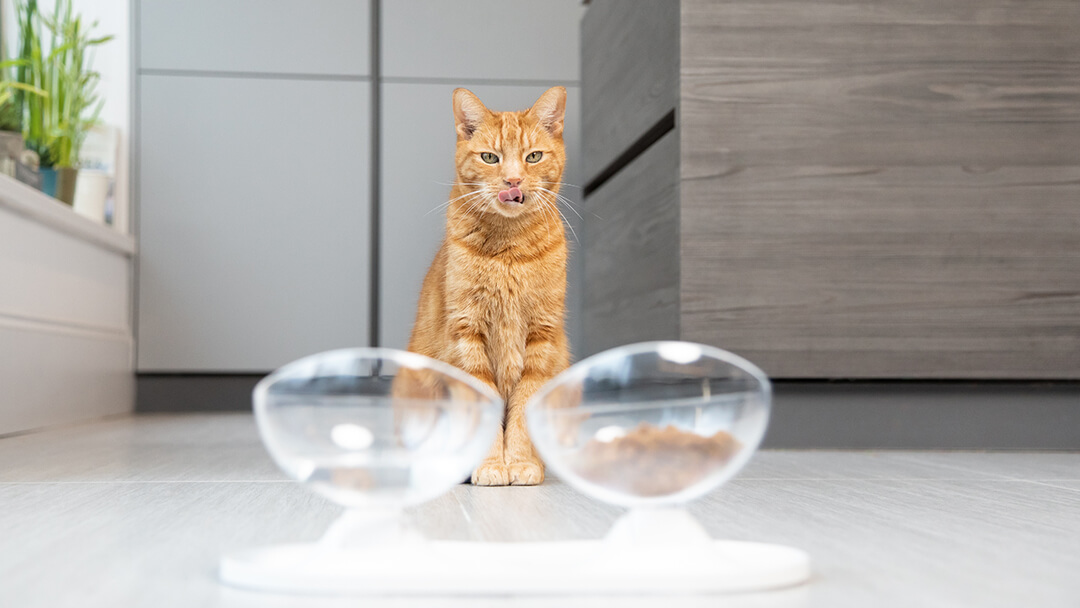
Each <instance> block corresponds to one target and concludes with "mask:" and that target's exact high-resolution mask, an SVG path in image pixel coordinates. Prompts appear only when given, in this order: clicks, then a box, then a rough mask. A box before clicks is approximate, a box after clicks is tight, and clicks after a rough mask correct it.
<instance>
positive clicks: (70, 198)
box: [41, 167, 79, 205]
mask: <svg viewBox="0 0 1080 608" xmlns="http://www.w3.org/2000/svg"><path fill="white" fill-rule="evenodd" d="M78 177H79V170H78V169H75V168H72V167H48V168H43V169H41V191H42V192H44V193H45V194H48V195H49V196H51V197H53V198H55V199H56V200H58V201H60V202H61V203H67V204H68V205H70V204H72V203H73V202H74V201H75V181H76V180H77V179H78Z"/></svg>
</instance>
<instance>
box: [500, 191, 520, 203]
mask: <svg viewBox="0 0 1080 608" xmlns="http://www.w3.org/2000/svg"><path fill="white" fill-rule="evenodd" d="M510 201H514V202H515V203H521V202H524V201H525V197H524V195H522V194H521V190H519V189H517V188H510V189H509V190H503V191H502V192H500V193H499V202H500V203H509V202H510Z"/></svg>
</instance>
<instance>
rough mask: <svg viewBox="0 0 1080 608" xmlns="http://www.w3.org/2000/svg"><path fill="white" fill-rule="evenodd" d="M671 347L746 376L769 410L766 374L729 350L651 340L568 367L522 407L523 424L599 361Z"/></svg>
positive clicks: (588, 358)
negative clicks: (557, 391)
mask: <svg viewBox="0 0 1080 608" xmlns="http://www.w3.org/2000/svg"><path fill="white" fill-rule="evenodd" d="M665 345H668V346H674V345H689V346H694V347H697V348H700V349H701V354H702V356H703V357H704V356H708V357H711V358H713V359H719V360H720V361H723V362H724V363H728V364H730V365H732V366H734V367H737V368H739V369H741V370H743V371H745V372H747V373H749V374H750V375H751V376H753V378H754V379H755V380H757V381H758V383H759V384H760V386H761V391H762V393H764V396H765V406H766V409H767V410H769V409H772V408H771V407H770V406H771V405H772V383H771V382H770V381H769V377H768V376H767V375H765V372H764V371H762V370H761V368H760V367H758V366H756V365H754V364H753V363H751V362H750V361H748V360H747V359H744V358H743V357H740V356H739V355H736V354H735V353H732V352H730V351H726V350H724V349H722V348H717V347H715V346H709V345H708V344H698V343H697V342H685V341H681V340H653V341H651V342H637V343H634V344H627V345H625V346H617V347H615V348H610V349H608V350H605V351H602V352H599V353H596V354H595V355H592V356H591V357H586V358H585V359H582V360H581V361H578V362H577V363H575V364H573V365H571V366H570V367H568V368H567V369H565V370H563V371H562V372H561V373H559V374H558V375H556V376H555V377H554V378H552V379H551V380H548V381H547V383H545V384H544V385H543V386H542V387H540V389H539V390H538V391H536V393H534V394H533V396H532V397H531V398H530V399H529V401H528V402H527V403H526V404H525V414H526V421H527V420H528V414H529V412H532V411H535V410H537V409H539V407H540V402H542V401H543V400H544V399H545V398H546V397H547V396H548V395H549V394H550V393H551V391H553V390H555V388H556V387H557V386H559V385H560V384H562V383H563V382H564V381H566V380H568V379H570V378H575V377H581V376H584V375H585V374H586V372H587V370H589V369H590V368H591V367H593V366H594V365H596V364H597V363H599V362H602V361H606V360H609V359H614V358H616V357H618V358H623V357H627V356H634V355H641V354H645V353H648V352H655V351H658V350H659V349H660V347H662V346H665Z"/></svg>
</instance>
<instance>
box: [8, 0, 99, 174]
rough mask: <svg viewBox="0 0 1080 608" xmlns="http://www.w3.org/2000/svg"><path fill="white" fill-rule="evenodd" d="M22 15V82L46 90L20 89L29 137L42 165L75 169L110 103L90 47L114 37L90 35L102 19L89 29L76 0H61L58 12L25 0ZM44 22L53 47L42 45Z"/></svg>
mask: <svg viewBox="0 0 1080 608" xmlns="http://www.w3.org/2000/svg"><path fill="white" fill-rule="evenodd" d="M16 13H17V15H18V19H19V33H20V35H21V49H20V51H21V52H20V57H19V59H18V61H19V63H18V65H16V66H15V68H16V81H17V82H18V83H20V84H22V85H25V87H32V88H34V89H37V90H39V91H42V92H43V93H44V94H34V95H26V93H27V92H29V89H26V88H25V87H16V89H17V90H16V93H15V96H16V98H17V99H16V101H21V102H22V103H21V105H22V108H23V119H24V120H23V138H24V139H25V140H26V146H27V147H28V148H30V149H32V150H34V151H35V152H37V153H38V156H40V157H41V166H43V167H73V166H74V165H75V163H76V162H77V161H78V159H79V150H80V148H81V147H82V143H83V141H84V140H85V139H86V134H87V133H88V132H89V131H90V128H91V127H93V126H94V125H95V124H96V123H97V121H98V116H99V115H100V112H101V106H102V104H103V103H104V102H103V100H101V99H100V98H99V97H98V95H97V93H96V91H95V89H96V88H97V83H98V81H99V80H100V79H101V75H100V74H98V73H97V72H95V71H93V70H91V69H90V68H89V57H88V50H89V49H90V48H91V47H94V46H97V45H99V44H103V43H105V42H108V41H109V40H112V36H103V37H101V38H90V31H91V30H93V29H94V27H96V26H97V23H93V24H91V25H90V26H89V27H84V24H83V20H82V17H81V16H80V15H78V14H74V13H73V11H72V7H71V0H56V5H55V9H54V11H53V14H52V15H45V14H44V13H41V12H40V11H38V8H37V0H26V2H25V3H24V2H22V1H19V2H16ZM42 25H44V26H45V29H46V30H48V33H49V45H48V47H47V49H46V48H45V47H43V46H42V42H43V40H42V36H41V33H42V29H41V26H42ZM46 50H47V52H48V54H46Z"/></svg>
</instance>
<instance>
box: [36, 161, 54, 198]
mask: <svg viewBox="0 0 1080 608" xmlns="http://www.w3.org/2000/svg"><path fill="white" fill-rule="evenodd" d="M38 173H39V174H41V191H42V192H44V193H45V194H48V195H49V196H51V197H54V198H55V197H56V169H54V168H52V167H42V168H41V169H39V170H38Z"/></svg>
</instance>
